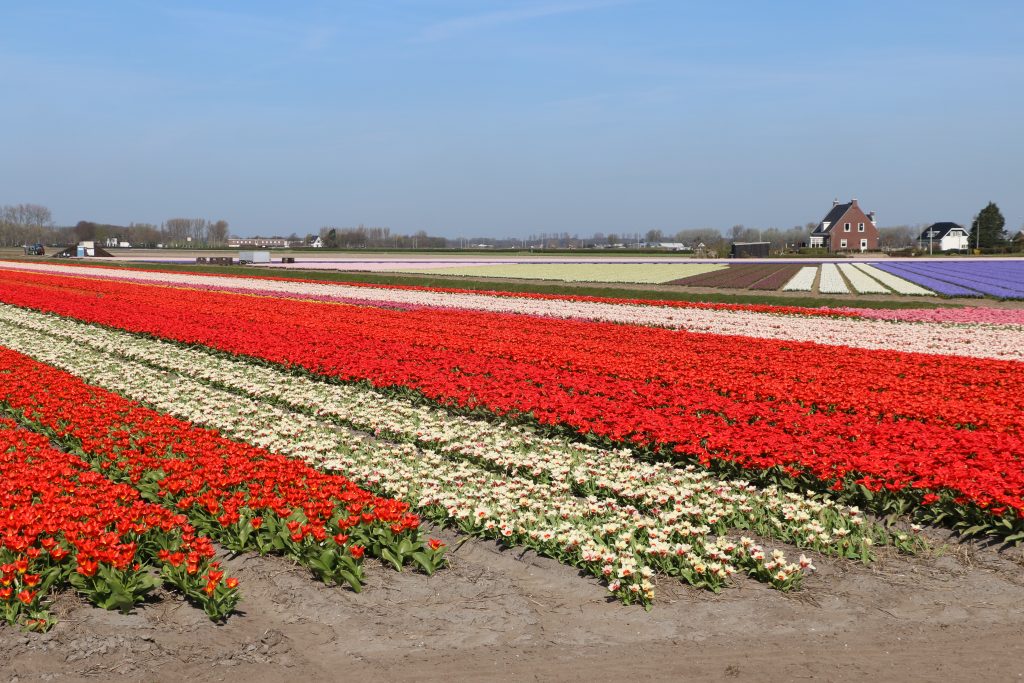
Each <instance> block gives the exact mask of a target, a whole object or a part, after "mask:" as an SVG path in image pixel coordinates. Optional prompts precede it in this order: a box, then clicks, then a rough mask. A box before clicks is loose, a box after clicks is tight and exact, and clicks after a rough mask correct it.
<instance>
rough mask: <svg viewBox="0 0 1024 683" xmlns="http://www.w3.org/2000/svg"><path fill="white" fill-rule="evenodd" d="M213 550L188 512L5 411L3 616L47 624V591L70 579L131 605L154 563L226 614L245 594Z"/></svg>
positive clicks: (0, 446) (0, 463) (0, 505)
mask: <svg viewBox="0 0 1024 683" xmlns="http://www.w3.org/2000/svg"><path fill="white" fill-rule="evenodd" d="M4 379H5V382H6V380H7V379H8V378H7V377H6V376H5V378H4ZM212 557H213V546H212V545H211V543H210V540H209V539H208V538H206V537H205V536H202V535H198V534H196V532H195V529H193V527H191V526H190V525H189V524H187V523H186V520H185V517H184V516H183V515H180V514H176V513H174V512H172V511H170V510H167V509H165V508H163V507H161V506H158V505H154V504H152V503H147V502H145V501H144V500H142V498H141V497H140V496H139V492H138V491H136V490H135V489H133V488H131V487H130V486H127V485H125V484H118V483H114V482H112V481H110V480H108V479H107V478H105V477H104V476H103V475H101V474H99V473H97V472H95V471H93V470H91V469H90V468H89V465H88V464H87V463H86V462H85V461H83V460H82V459H81V458H78V457H76V456H73V455H69V454H68V453H63V452H60V451H57V450H55V449H54V448H52V447H51V446H50V444H49V442H48V441H47V439H46V437H44V436H42V435H41V434H36V433H34V432H29V431H26V430H24V429H20V428H19V427H18V426H17V424H16V423H15V422H14V421H12V420H10V419H7V418H0V617H2V619H3V620H4V621H6V622H7V623H10V624H21V625H22V626H23V627H25V628H28V629H30V630H46V629H47V628H48V627H49V626H50V625H51V624H52V623H53V620H52V617H51V616H50V615H49V614H48V613H47V611H46V608H45V601H46V598H47V595H48V593H49V591H50V590H52V589H53V588H55V587H59V586H62V585H71V586H74V587H75V588H77V589H78V590H79V591H80V592H81V593H82V594H83V595H84V596H85V597H86V598H87V599H89V600H90V601H91V602H93V603H94V604H96V605H99V606H101V607H105V608H107V609H121V610H130V609H131V608H133V607H134V606H135V604H136V603H138V602H141V601H142V600H143V599H144V598H145V596H146V594H148V593H149V592H150V591H151V590H152V589H153V588H154V587H155V586H156V585H157V580H156V579H155V578H154V576H153V571H154V570H157V571H161V572H162V576H163V579H164V583H166V584H168V585H170V586H173V587H176V588H177V589H179V590H180V591H181V592H183V593H184V594H185V595H186V596H188V597H189V598H190V599H192V600H193V601H194V602H197V603H198V604H199V605H200V606H202V607H204V608H205V609H206V611H207V613H208V614H210V616H211V618H214V619H220V618H223V617H226V616H227V614H228V613H230V612H231V610H232V609H233V608H234V605H235V603H236V602H237V601H238V588H237V586H238V580H237V579H233V578H225V577H224V572H223V571H222V570H221V569H220V568H219V566H218V564H217V563H216V562H212V561H211V558H212Z"/></svg>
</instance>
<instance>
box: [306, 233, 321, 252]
mask: <svg viewBox="0 0 1024 683" xmlns="http://www.w3.org/2000/svg"><path fill="white" fill-rule="evenodd" d="M309 246H311V247H313V248H314V249H323V247H324V241H323V240H322V239H320V235H317V236H316V238H314V239H313V241H312V242H310V243H309Z"/></svg>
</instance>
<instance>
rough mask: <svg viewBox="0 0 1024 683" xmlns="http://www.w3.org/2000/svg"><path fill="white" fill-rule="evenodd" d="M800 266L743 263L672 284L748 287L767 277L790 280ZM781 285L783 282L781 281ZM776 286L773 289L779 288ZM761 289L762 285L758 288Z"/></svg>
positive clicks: (729, 287) (732, 287) (725, 287)
mask: <svg viewBox="0 0 1024 683" xmlns="http://www.w3.org/2000/svg"><path fill="white" fill-rule="evenodd" d="M798 268H799V266H794V265H790V264H778V263H742V264H733V265H729V266H728V267H727V268H726V269H725V270H717V271H713V272H709V273H702V274H697V275H691V276H689V277H685V278H681V279H679V280H673V281H672V282H671V283H670V284H673V285H687V286H689V287H721V288H724V289H747V288H748V287H751V286H752V285H754V284H757V283H760V282H761V281H763V280H765V279H766V278H772V279H773V280H774V279H782V282H785V281H786V280H788V279H789V278H790V277H792V275H793V274H794V273H795V272H796V271H797V269H798ZM780 286H781V283H780ZM777 288H778V287H774V288H772V289H777ZM758 289H760V287H759V288H758Z"/></svg>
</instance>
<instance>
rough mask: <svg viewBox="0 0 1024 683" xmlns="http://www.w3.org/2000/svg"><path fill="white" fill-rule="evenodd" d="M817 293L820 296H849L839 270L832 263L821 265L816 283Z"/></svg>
mask: <svg viewBox="0 0 1024 683" xmlns="http://www.w3.org/2000/svg"><path fill="white" fill-rule="evenodd" d="M818 291H819V292H821V293H822V294H849V293H850V290H849V288H848V287H847V286H846V283H845V282H844V281H843V276H842V275H840V274H839V269H838V268H836V264H834V263H822V264H821V279H820V280H819V281H818Z"/></svg>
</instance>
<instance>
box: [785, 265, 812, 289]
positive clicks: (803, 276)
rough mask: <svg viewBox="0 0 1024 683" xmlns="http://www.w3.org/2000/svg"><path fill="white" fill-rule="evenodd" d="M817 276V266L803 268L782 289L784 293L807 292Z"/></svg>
mask: <svg viewBox="0 0 1024 683" xmlns="http://www.w3.org/2000/svg"><path fill="white" fill-rule="evenodd" d="M817 276H818V266H804V267H803V268H801V269H800V270H798V271H796V275H794V276H793V277H791V278H790V279H789V282H787V283H786V284H785V285H784V286H783V287H782V291H784V292H809V291H811V288H812V287H813V286H814V278H816V277H817Z"/></svg>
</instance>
